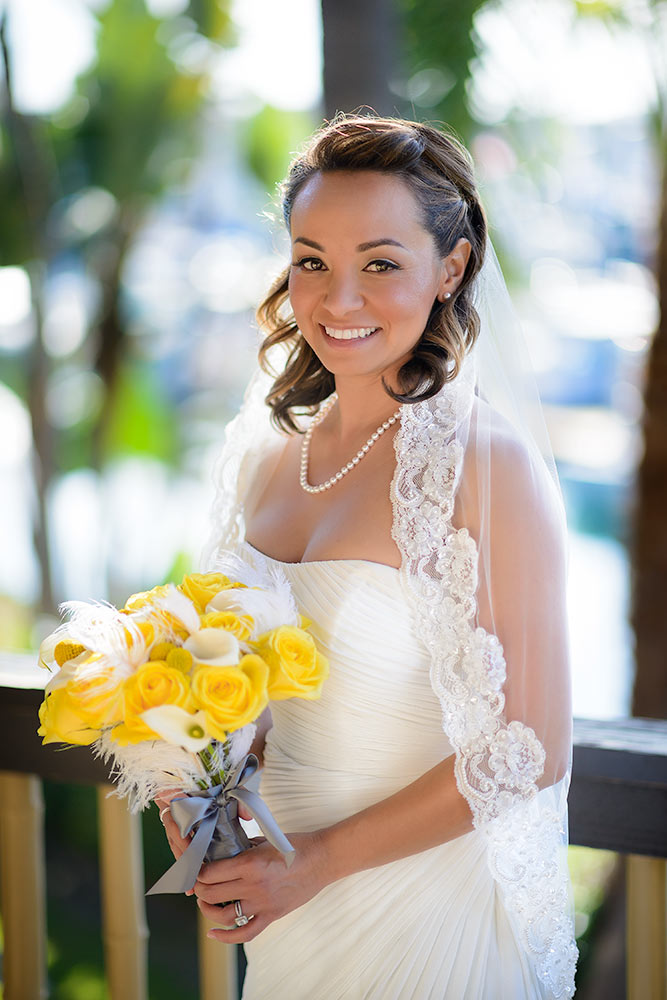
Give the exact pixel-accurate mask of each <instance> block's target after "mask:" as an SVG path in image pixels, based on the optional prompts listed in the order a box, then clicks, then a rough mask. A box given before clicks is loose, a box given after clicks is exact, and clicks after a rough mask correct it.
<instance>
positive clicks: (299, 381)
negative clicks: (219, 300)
mask: <svg viewBox="0 0 667 1000" xmlns="http://www.w3.org/2000/svg"><path fill="white" fill-rule="evenodd" d="M339 170H340V171H342V170H345V171H354V170H372V171H379V172H382V173H387V174H393V175H396V176H398V177H401V178H403V180H404V181H405V182H406V183H407V184H408V185H409V187H410V189H411V190H412V192H413V194H414V195H415V197H416V199H417V202H418V203H419V205H420V207H421V210H422V213H423V222H424V226H425V228H426V229H427V230H428V231H429V232H430V233H431V235H432V236H433V239H434V240H435V245H436V248H437V251H438V253H439V254H440V256H441V257H443V258H444V257H446V256H448V254H450V253H451V251H452V250H453V249H454V247H455V246H456V243H457V241H458V240H459V239H461V238H465V239H466V240H468V242H469V243H470V247H471V251H470V257H469V260H468V263H467V266H466V270H465V273H464V275H463V279H462V281H461V282H460V284H459V286H458V288H457V289H456V290H455V291H454V293H453V294H452V297H451V299H448V300H447V301H446V302H440V301H438V300H437V299H436V301H435V302H434V303H433V306H432V308H431V312H430V315H429V317H428V320H427V322H426V327H425V329H424V331H423V333H422V335H421V338H420V340H419V342H418V343H417V345H416V346H415V348H414V350H413V352H412V356H411V357H410V358H409V360H408V361H406V362H405V363H404V364H403V365H402V367H401V368H400V369H399V372H398V382H399V386H400V389H401V390H402V391H400V392H396V391H394V390H393V389H392V388H391V387H390V386H389V385H387V383H386V382H384V380H383V384H384V388H385V391H386V392H387V394H388V395H389V396H391V397H392V398H393V399H395V400H397V401H398V402H400V403H417V402H420V401H421V400H424V399H428V398H429V397H431V396H434V395H435V394H436V393H437V392H439V391H440V389H441V388H442V387H443V385H444V384H445V382H447V381H449V380H451V379H453V378H455V377H456V376H457V375H458V372H459V370H460V367H461V363H462V362H463V358H464V356H465V353H466V351H468V350H470V348H471V347H472V346H473V344H474V342H475V340H476V338H477V335H478V333H479V317H478V315H477V312H476V310H475V308H474V306H473V301H472V282H473V279H474V278H475V276H476V275H477V273H478V272H479V270H480V268H481V266H482V261H483V259H484V251H485V248H486V229H487V227H486V217H485V215H484V209H483V208H482V205H481V203H480V200H479V196H478V194H477V188H476V184H475V178H474V174H473V165H472V158H471V156H470V154H469V153H468V151H467V150H466V148H465V147H464V146H463V145H462V144H461V142H459V140H458V139H457V138H456V137H455V136H453V135H451V134H449V133H446V132H443V131H440V130H439V129H436V128H433V127H432V126H430V125H426V124H422V123H420V122H410V121H402V120H400V119H396V118H379V117H376V116H374V115H354V116H348V115H343V116H339V117H337V118H336V119H335V120H334V121H333V122H331V123H330V124H328V125H325V126H324V127H323V128H321V129H320V130H319V131H318V132H316V133H315V135H314V136H313V137H312V139H311V140H310V141H309V143H308V145H307V146H306V148H305V149H304V151H303V152H302V153H300V154H299V155H298V156H297V157H296V159H295V160H294V161H293V162H292V164H291V166H290V169H289V172H288V175H287V178H286V180H285V181H284V182H283V184H282V188H281V195H282V210H283V217H284V220H285V225H286V226H287V227H288V228H289V224H290V219H291V214H292V208H293V205H294V201H295V199H296V197H297V195H298V194H299V192H300V191H301V189H302V188H303V186H304V185H305V184H306V182H307V181H308V180H309V179H310V178H311V177H312V176H313V175H314V174H316V173H330V172H333V171H339ZM289 270H290V269H289V267H287V268H286V269H285V270H284V271H283V272H282V273H281V274H280V275H279V276H278V278H277V279H276V280H275V282H274V283H273V285H272V287H271V288H270V290H269V292H268V294H267V296H266V298H265V299H264V301H263V302H262V303H261V304H260V306H259V308H258V310H257V319H258V322H259V325H260V328H262V329H263V330H264V331H265V332H266V336H265V339H264V341H263V343H262V346H261V347H260V351H259V360H260V364H261V365H262V367H263V368H264V369H265V370H266V371H270V370H271V369H270V365H269V362H268V355H269V352H270V350H271V348H272V347H273V346H274V345H276V344H284V345H285V346H286V347H287V352H288V356H287V363H286V365H285V368H284V370H283V371H282V373H281V374H279V375H278V377H277V378H276V379H275V381H274V383H273V386H272V388H271V391H270V392H269V394H268V396H267V398H266V401H267V403H268V405H269V406H270V407H271V408H272V410H273V419H274V421H275V422H276V423H277V424H278V426H280V427H282V428H283V429H284V430H287V431H290V430H292V431H294V430H298V428H297V425H296V423H295V420H294V412H293V411H294V409H295V408H306V409H310V410H311V411H314V410H316V409H317V407H318V405H319V404H320V403H321V402H322V400H324V399H326V398H327V396H329V395H330V394H331V393H332V392H333V390H334V387H335V386H334V377H333V375H332V374H331V372H329V371H328V370H327V369H326V368H325V367H324V366H323V365H322V363H321V361H320V360H319V358H318V357H317V355H316V354H315V352H314V351H313V349H312V348H311V347H310V345H309V344H308V343H307V342H306V340H305V339H304V338H303V337H302V336H301V334H300V332H299V329H298V327H297V325H296V321H295V319H294V315H293V314H292V312H291V310H290V309H289V293H288V280H289Z"/></svg>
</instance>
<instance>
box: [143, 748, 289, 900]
mask: <svg viewBox="0 0 667 1000" xmlns="http://www.w3.org/2000/svg"><path fill="white" fill-rule="evenodd" d="M258 767H259V761H258V760H257V758H256V757H255V755H254V754H252V753H251V754H248V755H247V757H245V758H244V759H243V760H242V761H241V762H240V764H238V765H237V766H236V767H235V768H234V769H233V771H230V773H229V774H228V776H227V778H226V780H225V782H224V784H222V785H214V787H213V788H207V789H205V790H204V791H202V792H197V793H195V794H194V795H180V796H179V797H178V798H175V799H172V800H171V802H170V803H169V809H170V812H171V815H172V816H173V818H174V820H175V821H176V825H177V826H178V829H179V830H180V832H181V836H182V837H188V836H189V835H190V833H191V831H192V830H195V835H194V837H193V838H192V840H191V841H190V846H189V847H188V848H187V850H186V851H185V852H184V853H183V854H182V855H181V856H180V858H178V860H177V861H175V862H174V864H173V865H172V866H171V867H170V868H168V869H167V871H166V872H165V873H164V875H163V876H162V877H161V878H159V879H158V881H157V882H156V883H155V885H154V886H152V888H150V889H149V890H148V892H147V893H146V895H147V896H153V895H157V894H158V893H163V892H188V891H189V890H190V889H192V888H193V886H194V884H195V882H196V881H197V875H198V874H199V869H200V868H201V866H202V864H203V863H204V861H217V860H220V859H221V858H233V857H235V855H237V854H240V853H241V851H245V850H247V849H248V848H250V847H252V844H251V843H250V841H249V840H248V838H247V837H246V835H245V833H244V831H243V828H242V827H241V824H240V823H239V821H238V818H237V814H238V806H237V802H242V803H243V804H244V806H246V808H247V810H248V812H249V813H250V815H251V816H252V818H253V819H254V820H256V821H257V823H258V824H259V827H260V829H261V831H262V833H263V834H264V836H265V837H266V839H267V840H268V841H269V843H270V844H271V845H272V846H273V847H275V848H276V850H277V851H280V853H281V854H282V855H283V857H284V859H285V864H286V865H287V867H288V868H289V866H290V865H291V864H292V862H293V861H294V856H295V851H294V848H293V847H292V845H291V844H290V842H289V840H288V839H287V837H286V836H285V834H284V833H283V832H282V830H281V829H280V827H279V826H278V824H277V823H276V821H275V819H274V818H273V816H272V814H271V811H270V809H269V808H268V806H267V805H266V803H265V802H264V801H263V800H262V798H261V797H260V796H259V795H258V794H257V793H256V792H251V791H250V789H249V788H244V787H243V785H244V784H245V782H246V781H247V780H248V779H249V778H251V777H252V775H253V774H254V773H255V771H256V770H257V768H258Z"/></svg>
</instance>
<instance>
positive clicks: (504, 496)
mask: <svg viewBox="0 0 667 1000" xmlns="http://www.w3.org/2000/svg"><path fill="white" fill-rule="evenodd" d="M476 282H477V283H476V289H475V297H476V298H475V305H476V308H477V311H478V313H479V315H480V320H481V329H480V334H479V337H478V340H477V343H476V345H475V347H474V349H473V350H472V351H471V352H470V353H469V354H468V356H467V358H466V360H465V362H464V364H463V366H462V368H461V370H460V372H459V374H458V375H457V376H456V378H454V379H452V380H451V381H449V382H447V383H446V384H445V386H444V388H443V389H442V390H441V391H440V392H439V393H438V394H437V395H436V396H434V397H432V398H431V399H429V400H427V401H425V402H421V403H416V404H411V405H403V406H402V407H401V416H400V427H399V430H398V431H397V433H396V436H395V439H394V448H395V453H396V467H395V471H394V476H393V480H392V484H391V501H392V508H393V527H392V534H393V538H394V541H395V542H396V545H397V547H398V549H399V551H400V553H401V569H400V575H401V582H402V587H403V590H404V593H405V595H406V599H407V600H408V601H409V602H410V603H411V606H412V608H413V611H414V614H415V620H416V622H417V624H418V627H419V631H420V633H421V636H422V638H423V640H424V643H425V645H426V647H427V648H428V650H429V653H430V680H431V686H432V688H433V690H434V692H435V693H436V695H437V696H438V698H439V700H440V704H441V707H442V722H443V729H444V732H445V734H446V736H447V739H448V740H449V742H450V744H451V745H452V747H453V748H454V750H455V753H456V780H457V783H458V788H459V791H460V792H461V794H462V795H463V796H465V798H466V799H467V801H468V803H469V805H470V808H471V811H472V815H473V819H474V824H475V827H476V828H477V829H478V830H479V831H480V832H481V833H482V834H483V836H484V840H485V844H486V857H487V862H488V865H489V867H490V870H491V872H492V875H493V877H494V879H495V881H496V883H497V886H498V888H499V890H500V892H501V894H502V897H503V899H504V903H505V906H506V909H507V912H508V914H509V915H510V917H511V918H512V919H513V920H514V921H515V924H516V927H517V928H518V932H519V935H520V939H521V940H522V942H523V945H524V947H525V949H526V952H527V954H528V955H530V956H531V957H532V959H533V961H534V962H535V966H536V968H537V970H538V972H539V976H540V979H541V980H542V982H543V983H544V986H545V989H546V990H547V991H548V995H550V996H553V997H554V998H561V997H571V996H573V994H574V969H575V963H576V957H577V951H576V946H575V943H574V934H573V920H572V906H571V899H570V887H569V877H568V873H567V859H566V846H567V791H568V786H569V776H570V767H571V709H570V681H569V665H568V644H567V623H566V610H565V570H566V566H565V551H566V547H565V538H566V534H565V519H564V514H563V508H562V501H561V496H560V491H559V488H558V485H557V480H556V476H555V467H554V463H553V457H552V455H551V452H550V450H549V445H548V438H547V434H546V430H545V427H544V423H543V419H542V414H541V409H540V406H539V399H538V396H537V392H536V388H535V384H534V379H533V376H532V373H531V366H530V362H529V358H528V354H527V350H526V348H525V344H524V341H523V337H522V334H521V331H520V328H519V325H518V322H517V321H516V318H515V314H514V311H513V307H512V304H511V301H510V299H509V295H508V293H507V289H506V286H505V282H504V279H503V276H502V273H501V271H500V267H499V265H498V261H497V258H496V256H495V253H494V251H493V248H492V247H491V245H490V244H489V246H488V248H487V252H486V256H485V261H484V266H483V267H482V269H481V272H480V274H479V276H478V278H477V279H476ZM271 381H272V379H271V377H270V376H269V375H267V374H266V373H264V372H261V371H257V372H256V374H255V375H254V377H253V379H252V381H251V383H250V385H249V387H248V390H247V393H246V396H245V400H244V404H243V407H242V409H241V411H240V413H239V415H238V416H237V417H236V418H235V420H233V421H232V422H231V423H230V424H229V425H228V429H227V434H226V442H225V446H224V449H223V453H222V455H221V458H220V460H219V463H218V466H217V469H216V474H215V478H216V497H215V501H214V508H213V530H212V534H211V538H210V540H209V543H208V545H207V548H206V550H205V553H204V568H205V569H213V568H215V565H216V560H218V559H219V558H220V557H221V555H222V552H223V551H224V550H225V549H226V548H229V547H233V546H235V545H237V544H238V543H240V542H242V541H243V540H244V537H245V532H244V522H243V500H244V496H245V494H246V491H247V489H248V487H249V485H250V483H251V482H252V479H253V475H254V472H255V470H256V468H257V465H258V463H259V462H260V461H262V462H264V463H266V460H267V455H268V454H269V453H270V452H272V451H273V452H274V453H275V455H276V458H277V457H278V455H279V454H280V451H281V449H282V446H283V444H284V440H285V438H284V436H283V435H281V434H280V433H279V432H278V431H276V430H275V429H274V428H273V427H272V425H271V423H270V411H269V409H268V407H267V406H266V405H265V402H264V399H265V396H266V394H267V392H268V390H269V387H270V385H271ZM306 420H307V418H304V426H305V422H306ZM266 467H267V466H266V464H265V465H264V466H263V468H264V469H266Z"/></svg>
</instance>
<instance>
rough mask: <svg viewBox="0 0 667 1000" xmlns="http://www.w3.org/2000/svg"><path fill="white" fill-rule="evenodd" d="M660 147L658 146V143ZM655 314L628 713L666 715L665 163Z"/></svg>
mask: <svg viewBox="0 0 667 1000" xmlns="http://www.w3.org/2000/svg"><path fill="white" fill-rule="evenodd" d="M663 148H664V146H663ZM656 271H657V282H658V297H659V302H660V319H659V321H658V328H657V330H656V333H655V337H654V339H653V344H652V346H651V351H650V355H649V360H648V368H647V372H646V388H645V393H644V407H645V409H644V457H643V459H642V462H641V465H640V468H639V475H638V483H637V507H636V512H635V525H634V552H633V577H634V578H633V611H632V624H633V627H634V631H635V663H636V675H635V683H634V691H633V700H632V712H633V715H644V716H648V717H649V718H654V719H664V718H667V683H665V676H666V673H665V667H666V666H667V168H663V172H662V204H661V214H660V229H659V249H658V262H657V269H656Z"/></svg>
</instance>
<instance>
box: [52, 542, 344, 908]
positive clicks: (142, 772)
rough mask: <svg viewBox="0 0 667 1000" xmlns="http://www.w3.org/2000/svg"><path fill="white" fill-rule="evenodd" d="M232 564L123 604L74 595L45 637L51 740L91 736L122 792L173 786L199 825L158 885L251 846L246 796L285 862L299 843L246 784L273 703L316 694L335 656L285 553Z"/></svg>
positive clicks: (186, 819)
mask: <svg viewBox="0 0 667 1000" xmlns="http://www.w3.org/2000/svg"><path fill="white" fill-rule="evenodd" d="M223 568H224V572H216V573H196V574H192V575H189V576H185V577H184V578H183V580H182V582H181V583H180V584H178V586H174V585H173V584H167V585H165V586H160V587H155V588H154V589H153V590H150V591H146V592H143V593H140V594H134V595H133V596H132V597H130V598H129V600H128V601H127V603H126V604H125V607H124V608H122V609H120V610H118V609H116V608H114V607H111V606H109V605H104V604H86V603H79V602H70V603H68V604H66V605H64V610H66V611H67V612H68V614H69V619H68V621H66V622H65V623H64V624H63V625H61V626H60V627H59V628H58V629H56V631H55V632H53V633H52V634H51V635H50V636H49V637H48V638H47V639H45V641H44V642H43V643H42V646H41V649H40V662H41V663H42V665H43V666H45V667H47V668H48V669H50V670H51V671H53V676H52V678H51V679H50V681H49V683H48V684H47V686H46V689H45V698H44V701H43V702H42V705H41V708H40V712H39V716H40V728H39V734H40V735H41V736H42V738H43V742H44V743H53V742H60V743H63V744H66V745H70V746H88V745H90V746H92V748H93V751H94V752H95V753H96V754H98V755H99V756H102V757H103V758H104V759H105V760H111V761H113V768H114V772H115V777H116V779H117V788H116V791H117V794H118V795H120V796H123V797H127V798H128V799H129V802H130V807H131V808H132V810H133V811H139V810H140V809H143V808H145V807H146V806H147V805H148V804H149V803H151V802H152V801H153V799H155V798H157V797H158V796H165V795H171V796H173V797H172V798H171V801H170V810H171V814H172V816H173V817H174V819H175V820H176V823H177V824H178V826H179V829H180V830H181V833H182V835H183V836H189V835H191V834H192V840H191V842H190V846H189V848H188V849H187V851H186V852H185V854H183V855H182V856H181V858H180V859H179V860H178V861H177V862H176V863H175V864H174V865H172V867H171V868H170V869H169V871H167V872H166V873H165V874H164V875H163V876H162V878H161V879H159V881H158V882H157V883H156V884H155V885H154V886H153V888H152V889H151V890H150V892H185V891H187V890H188V889H191V888H192V886H193V885H194V882H195V880H196V878H197V874H198V872H199V868H200V867H201V864H202V862H204V861H214V860H218V859H220V858H226V857H233V856H234V855H235V854H238V853H240V852H241V851H243V850H246V849H247V848H248V847H250V842H249V840H248V838H247V836H246V834H245V832H244V830H243V828H242V827H241V825H240V823H239V820H238V802H242V803H243V804H244V805H245V807H246V808H247V809H248V810H249V812H250V813H251V814H252V816H253V817H254V818H255V819H256V821H257V822H258V824H259V826H260V828H261V830H262V832H263V834H264V835H265V836H266V838H267V839H268V840H269V841H270V842H271V844H273V846H274V847H275V848H276V849H277V850H279V851H281V852H282V854H283V856H284V858H285V861H286V863H287V864H290V863H291V861H292V859H293V856H294V852H293V850H292V847H291V845H290V843H289V841H288V840H287V838H286V837H285V836H284V834H283V833H282V832H281V831H280V829H279V827H278V826H277V824H276V822H275V820H274V819H273V817H272V815H271V813H270V812H269V810H268V808H267V806H266V805H265V803H264V802H263V801H262V799H261V798H260V796H259V795H258V794H257V793H255V792H253V791H251V790H250V789H248V788H245V787H244V785H245V782H246V781H247V780H248V778H250V777H251V776H252V774H253V773H254V772H255V771H256V769H257V766H258V762H257V758H256V757H255V756H254V755H253V754H251V753H249V750H250V747H251V744H252V740H253V737H254V734H255V729H256V727H255V722H256V720H257V719H258V718H259V716H260V715H261V714H262V712H263V711H264V709H265V708H266V707H267V706H268V705H269V703H270V702H271V701H274V700H279V699H284V698H309V699H312V698H318V697H319V695H320V692H321V689H322V684H323V682H324V680H325V678H326V676H327V673H328V663H327V661H326V658H325V657H324V656H323V655H322V654H321V653H320V652H319V650H318V648H317V646H316V644H315V640H314V639H313V636H312V635H311V634H310V632H309V631H308V625H309V623H308V622H305V621H304V620H303V619H302V618H301V616H300V615H299V613H298V611H297V608H296V605H295V603H294V598H293V596H292V594H291V591H290V588H289V584H288V582H287V579H286V578H285V576H284V574H283V573H282V572H281V571H280V569H279V568H278V567H267V569H266V571H265V572H259V571H258V570H256V569H252V568H251V567H249V566H247V564H245V563H244V562H243V561H242V560H240V559H238V558H236V557H235V556H232V555H231V554H230V555H229V556H228V557H227V559H226V560H225V563H224V567H223ZM228 574H230V575H228ZM174 792H176V794H175V795H174Z"/></svg>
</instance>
